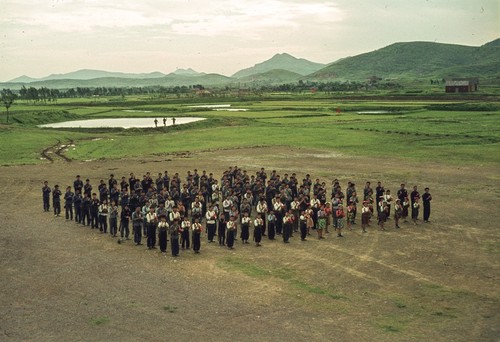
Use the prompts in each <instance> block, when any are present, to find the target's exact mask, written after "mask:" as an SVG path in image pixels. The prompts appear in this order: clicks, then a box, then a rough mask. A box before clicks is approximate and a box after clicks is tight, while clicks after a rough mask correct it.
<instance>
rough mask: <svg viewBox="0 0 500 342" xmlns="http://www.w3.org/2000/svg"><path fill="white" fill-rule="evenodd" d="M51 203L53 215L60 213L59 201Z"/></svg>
mask: <svg viewBox="0 0 500 342" xmlns="http://www.w3.org/2000/svg"><path fill="white" fill-rule="evenodd" d="M52 205H53V206H54V215H60V214H61V202H53V203H52Z"/></svg>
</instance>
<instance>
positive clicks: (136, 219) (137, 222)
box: [132, 207, 144, 246]
mask: <svg viewBox="0 0 500 342" xmlns="http://www.w3.org/2000/svg"><path fill="white" fill-rule="evenodd" d="M143 222H144V216H143V215H142V212H141V207H136V208H135V211H134V212H133V213H132V229H133V233H134V242H135V245H136V246H140V245H142V243H141V239H142V224H143Z"/></svg>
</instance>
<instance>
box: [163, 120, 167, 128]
mask: <svg viewBox="0 0 500 342" xmlns="http://www.w3.org/2000/svg"><path fill="white" fill-rule="evenodd" d="M163 126H165V127H167V118H163Z"/></svg>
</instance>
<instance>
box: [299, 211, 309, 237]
mask: <svg viewBox="0 0 500 342" xmlns="http://www.w3.org/2000/svg"><path fill="white" fill-rule="evenodd" d="M299 221H300V240H302V241H306V236H307V216H306V212H305V211H302V212H301V213H300V216H299Z"/></svg>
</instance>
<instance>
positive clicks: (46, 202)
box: [43, 196, 50, 211]
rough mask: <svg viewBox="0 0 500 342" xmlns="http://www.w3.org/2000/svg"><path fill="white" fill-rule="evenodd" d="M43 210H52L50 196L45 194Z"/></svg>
mask: <svg viewBox="0 0 500 342" xmlns="http://www.w3.org/2000/svg"><path fill="white" fill-rule="evenodd" d="M43 210H45V211H49V210H50V197H45V196H43Z"/></svg>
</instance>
